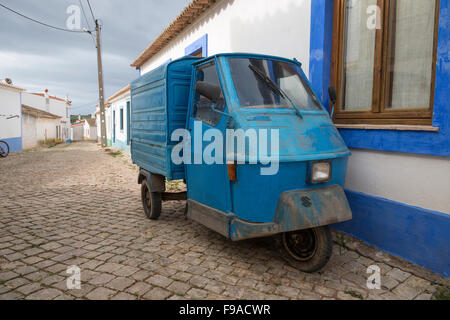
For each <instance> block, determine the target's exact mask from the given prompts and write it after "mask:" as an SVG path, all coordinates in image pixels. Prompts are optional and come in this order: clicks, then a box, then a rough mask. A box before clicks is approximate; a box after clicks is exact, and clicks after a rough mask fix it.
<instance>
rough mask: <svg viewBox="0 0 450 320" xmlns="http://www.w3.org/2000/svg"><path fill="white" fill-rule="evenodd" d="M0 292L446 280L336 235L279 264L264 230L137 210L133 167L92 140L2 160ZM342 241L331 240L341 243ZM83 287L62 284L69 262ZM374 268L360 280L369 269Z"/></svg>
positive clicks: (297, 289) (175, 205)
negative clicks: (323, 250)
mask: <svg viewBox="0 0 450 320" xmlns="http://www.w3.org/2000/svg"><path fill="white" fill-rule="evenodd" d="M0 176H1V178H0V179H1V185H0V300H3V299H365V300H366V299H367V300H369V299H370V300H371V299H408V300H409V299H426V300H429V299H432V298H433V295H435V294H436V293H439V290H441V289H442V288H443V287H445V286H447V287H449V286H450V282H449V280H448V279H447V280H445V279H443V278H441V277H439V276H437V275H434V274H432V273H430V272H428V271H424V270H422V269H421V268H419V267H418V266H416V265H413V264H410V263H407V262H405V261H403V260H401V259H398V258H395V257H392V256H390V255H388V254H385V253H381V252H380V251H379V250H377V249H375V248H372V247H368V246H366V245H364V244H362V243H361V242H359V241H357V240H355V239H352V238H350V237H347V236H342V235H335V237H336V238H335V240H336V245H335V248H334V254H333V257H332V259H331V261H330V263H329V264H328V265H327V267H326V268H325V270H323V271H322V272H321V273H319V274H312V275H310V274H304V273H301V272H299V271H297V270H295V269H293V268H291V267H290V266H289V265H287V264H286V263H285V262H284V261H283V260H282V259H281V258H280V257H279V255H278V253H277V251H276V249H275V248H274V246H273V245H272V243H273V239H259V240H252V241H244V242H239V243H233V242H230V241H227V240H226V239H225V238H223V237H222V236H220V235H218V234H216V233H214V232H212V231H209V230H208V229H206V228H205V227H203V226H200V225H198V224H196V223H194V222H191V221H188V220H186V219H185V217H184V202H169V203H164V204H163V212H162V216H161V219H160V220H159V221H149V220H147V219H146V218H145V216H144V214H143V210H142V207H141V200H140V188H139V185H138V184H137V168H135V167H134V166H133V165H132V164H131V162H130V160H129V158H127V156H125V155H121V154H117V153H112V152H105V151H102V150H100V149H99V147H98V146H97V145H96V144H95V143H74V144H71V145H59V146H57V147H54V148H51V149H39V150H38V151H32V152H22V153H17V154H11V155H10V156H9V157H8V158H6V159H0ZM338 244H340V245H338ZM73 265H75V266H78V267H79V268H80V270H81V289H72V290H69V289H68V288H67V279H68V277H69V276H70V275H69V274H68V273H66V271H67V268H68V267H69V266H73ZM371 265H376V266H379V267H380V268H381V285H382V289H381V290H369V289H368V288H367V279H368V277H369V276H370V274H368V273H367V268H368V267H369V266H371Z"/></svg>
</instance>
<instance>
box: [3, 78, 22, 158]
mask: <svg viewBox="0 0 450 320" xmlns="http://www.w3.org/2000/svg"><path fill="white" fill-rule="evenodd" d="M24 91H25V89H22V88H19V87H16V86H14V85H12V84H8V83H6V82H3V81H0V140H3V141H6V142H7V143H8V145H9V149H10V150H9V151H10V152H20V151H22V148H23V147H22V102H21V100H22V93H23V92H24Z"/></svg>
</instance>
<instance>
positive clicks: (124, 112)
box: [98, 85, 131, 151]
mask: <svg viewBox="0 0 450 320" xmlns="http://www.w3.org/2000/svg"><path fill="white" fill-rule="evenodd" d="M130 115H131V100H130V85H128V86H126V87H124V88H122V89H121V90H119V91H118V92H116V93H115V94H114V95H112V96H111V97H110V98H109V99H108V100H107V101H106V113H105V116H106V126H107V140H108V145H110V146H112V147H115V148H118V149H122V150H124V151H130V144H131V125H130V120H131V119H130ZM98 117H100V114H98ZM98 121H99V120H98Z"/></svg>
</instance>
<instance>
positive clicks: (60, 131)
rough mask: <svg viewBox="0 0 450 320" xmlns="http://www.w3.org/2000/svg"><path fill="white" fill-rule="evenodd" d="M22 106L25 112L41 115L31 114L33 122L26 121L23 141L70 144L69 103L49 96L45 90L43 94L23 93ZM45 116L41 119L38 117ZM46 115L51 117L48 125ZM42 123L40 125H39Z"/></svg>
mask: <svg viewBox="0 0 450 320" xmlns="http://www.w3.org/2000/svg"><path fill="white" fill-rule="evenodd" d="M22 104H23V105H24V107H25V108H27V110H32V109H35V110H39V111H40V112H41V113H31V114H29V115H30V116H33V115H34V116H35V118H36V119H35V120H32V119H27V120H28V121H27V128H26V130H24V137H23V138H24V140H25V139H26V140H27V141H36V142H37V143H39V142H46V141H55V142H56V143H60V142H70V106H71V102H70V101H69V100H68V99H67V98H66V99H61V98H58V97H55V96H50V95H49V94H48V90H47V89H46V90H45V92H44V93H28V92H25V93H23V96H22ZM40 114H45V115H46V117H44V118H42V117H40V116H39V115H40ZM48 115H51V116H52V117H53V119H52V120H53V123H50V121H49V118H48ZM41 122H42V123H41Z"/></svg>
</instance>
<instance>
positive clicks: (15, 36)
mask: <svg viewBox="0 0 450 320" xmlns="http://www.w3.org/2000/svg"><path fill="white" fill-rule="evenodd" d="M81 1H82V3H83V5H84V8H85V12H86V15H87V18H88V19H89V20H88V22H89V25H90V26H91V28H93V25H94V23H93V19H92V16H91V14H90V11H89V7H88V5H87V2H86V1H87V0H81ZM90 2H91V6H92V9H93V12H94V14H95V16H96V18H99V19H100V20H101V21H102V23H103V29H102V45H103V68H104V80H105V91H106V97H109V96H111V95H112V94H114V93H115V92H116V91H117V90H119V89H121V88H122V87H124V86H125V85H127V84H128V83H130V81H132V80H134V79H135V78H137V76H138V74H137V71H136V69H134V68H132V67H130V64H131V63H132V62H133V61H134V59H135V58H137V57H138V55H139V54H140V53H141V52H142V50H144V49H145V48H146V47H147V46H148V45H149V44H150V43H151V42H152V41H153V40H154V39H155V38H156V37H157V36H158V35H159V33H160V32H161V31H163V30H164V29H165V27H166V26H167V25H168V24H169V23H170V22H171V21H172V20H173V19H174V18H175V17H176V16H177V15H178V14H179V13H180V11H181V10H182V9H183V8H184V7H185V6H186V5H187V4H188V3H189V2H190V1H189V0H170V1H161V0H128V1H124V0H90ZM0 4H3V5H5V6H7V7H9V8H11V9H13V10H15V11H18V12H20V13H22V14H24V15H26V16H29V17H31V18H33V19H36V20H39V21H42V22H45V23H47V24H50V25H53V26H57V27H60V28H67V26H66V21H67V19H68V18H69V16H70V15H69V14H67V13H66V10H67V8H68V7H69V6H70V5H78V6H79V5H80V2H79V0H43V1H36V0H0ZM81 23H82V25H81V27H85V28H88V26H87V24H86V20H85V19H84V16H83V14H81ZM0 30H2V31H1V32H0V44H1V45H0V79H3V78H11V79H12V81H13V83H14V84H15V85H17V86H19V87H22V88H25V89H27V91H28V92H43V91H44V89H46V88H47V89H48V90H49V93H50V94H51V95H56V96H58V97H61V98H64V97H65V96H66V94H68V95H69V99H70V100H72V101H73V103H72V105H73V111H72V114H78V113H82V114H84V113H91V112H93V111H94V110H95V105H96V104H97V101H98V82H97V56H96V49H95V46H94V42H93V40H92V39H90V37H89V35H87V34H84V33H69V32H64V31H58V30H53V29H50V28H47V27H44V26H41V25H39V24H36V23H34V22H32V21H29V20H26V19H25V18H22V17H20V16H18V15H16V14H14V13H12V12H10V11H7V10H6V9H4V8H2V7H0Z"/></svg>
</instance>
